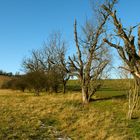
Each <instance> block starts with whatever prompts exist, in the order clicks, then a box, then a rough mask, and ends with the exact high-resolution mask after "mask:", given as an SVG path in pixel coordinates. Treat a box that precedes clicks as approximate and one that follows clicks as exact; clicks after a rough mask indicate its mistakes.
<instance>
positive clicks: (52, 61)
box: [40, 32, 70, 93]
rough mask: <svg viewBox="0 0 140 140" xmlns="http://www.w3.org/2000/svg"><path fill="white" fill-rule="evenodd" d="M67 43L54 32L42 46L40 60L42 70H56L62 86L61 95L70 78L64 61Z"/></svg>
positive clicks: (59, 34)
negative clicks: (41, 57)
mask: <svg viewBox="0 0 140 140" xmlns="http://www.w3.org/2000/svg"><path fill="white" fill-rule="evenodd" d="M66 50H67V43H66V41H65V40H64V39H63V38H62V35H61V33H60V32H54V33H53V34H52V35H51V36H50V38H49V40H48V42H46V43H45V44H44V49H43V52H42V56H43V59H42V60H40V62H41V64H42V66H43V67H44V69H47V71H50V70H52V69H55V71H56V70H57V72H58V74H59V77H60V81H61V83H62V85H63V93H65V91H66V83H67V81H68V80H69V78H70V74H69V66H68V62H67V60H66Z"/></svg>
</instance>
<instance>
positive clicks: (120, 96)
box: [90, 94, 127, 102]
mask: <svg viewBox="0 0 140 140" xmlns="http://www.w3.org/2000/svg"><path fill="white" fill-rule="evenodd" d="M112 99H116V100H117V99H123V100H125V99H127V95H124V94H123V95H117V96H111V97H101V98H97V99H94V98H92V99H91V100H90V102H93V101H94V102H95V101H106V100H112Z"/></svg>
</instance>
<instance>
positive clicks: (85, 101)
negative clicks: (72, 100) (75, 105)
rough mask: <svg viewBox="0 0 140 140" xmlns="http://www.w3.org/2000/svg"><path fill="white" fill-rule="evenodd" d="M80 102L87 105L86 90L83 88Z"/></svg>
mask: <svg viewBox="0 0 140 140" xmlns="http://www.w3.org/2000/svg"><path fill="white" fill-rule="evenodd" d="M82 100H83V103H84V104H87V103H89V100H88V88H86V87H84V86H83V87H82Z"/></svg>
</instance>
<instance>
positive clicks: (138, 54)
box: [102, 5, 140, 119]
mask: <svg viewBox="0 0 140 140" xmlns="http://www.w3.org/2000/svg"><path fill="white" fill-rule="evenodd" d="M102 7H103V9H104V11H105V12H107V13H108V14H109V15H110V17H111V19H112V21H113V24H114V26H115V33H116V35H114V36H115V38H119V39H121V40H122V42H123V43H122V45H120V44H117V43H116V44H115V43H112V41H109V40H108V39H106V38H105V39H104V42H105V43H107V44H108V45H110V46H111V47H113V48H115V49H116V50H117V51H118V54H119V55H120V57H121V58H122V60H123V61H124V62H125V64H127V67H121V68H123V69H124V70H126V71H128V72H130V73H131V74H132V75H133V77H134V81H135V84H134V86H133V87H132V89H131V90H130V94H129V101H130V102H129V112H128V118H129V119H131V118H132V112H133V110H134V109H135V108H136V106H137V103H138V99H139V98H138V90H139V85H140V27H139V29H138V48H137V46H136V45H135V37H134V36H133V35H132V31H133V30H134V28H136V27H137V26H138V25H139V24H138V25H136V26H133V27H130V28H129V29H126V28H124V27H123V25H122V23H121V21H120V20H119V18H118V17H117V14H116V10H115V11H113V10H112V9H111V8H110V7H108V6H106V5H103V6H102Z"/></svg>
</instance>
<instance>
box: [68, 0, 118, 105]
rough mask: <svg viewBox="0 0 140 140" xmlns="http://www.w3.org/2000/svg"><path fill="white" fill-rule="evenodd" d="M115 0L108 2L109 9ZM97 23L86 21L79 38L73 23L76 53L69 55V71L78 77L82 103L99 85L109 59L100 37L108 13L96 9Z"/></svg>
mask: <svg viewBox="0 0 140 140" xmlns="http://www.w3.org/2000/svg"><path fill="white" fill-rule="evenodd" d="M115 2H116V1H115V0H114V1H112V2H108V3H107V5H108V6H109V7H110V9H112V8H113V6H114V4H115ZM98 12H99V14H98V23H97V26H93V24H92V23H91V22H87V23H86V25H85V26H84V27H83V31H84V38H82V39H81V38H80V37H79V36H78V33H77V22H76V21H75V23H74V36H75V43H76V49H77V53H76V55H73V57H69V61H70V66H71V71H72V72H73V74H74V75H75V76H77V77H78V78H79V79H80V83H81V89H82V100H83V103H88V102H89V101H90V99H91V96H92V95H94V94H95V92H96V90H97V89H98V88H99V87H100V83H98V81H99V79H100V78H101V76H102V73H103V71H104V69H105V68H106V66H107V64H108V63H109V61H110V59H109V58H108V57H107V55H108V51H107V48H106V47H105V43H104V42H103V41H102V37H103V36H104V35H105V24H106V21H107V19H108V16H109V13H107V12H103V11H102V10H101V9H100V8H99V10H98Z"/></svg>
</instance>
